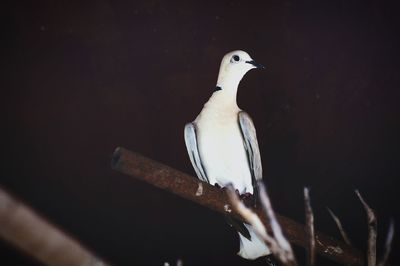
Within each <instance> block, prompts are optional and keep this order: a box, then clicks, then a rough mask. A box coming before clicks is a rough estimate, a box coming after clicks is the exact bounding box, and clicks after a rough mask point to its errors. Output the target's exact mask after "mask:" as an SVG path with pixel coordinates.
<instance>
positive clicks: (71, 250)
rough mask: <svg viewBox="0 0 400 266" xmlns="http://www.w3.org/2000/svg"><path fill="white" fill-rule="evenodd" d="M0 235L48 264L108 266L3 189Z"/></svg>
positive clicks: (0, 194) (0, 190)
mask: <svg viewBox="0 0 400 266" xmlns="http://www.w3.org/2000/svg"><path fill="white" fill-rule="evenodd" d="M0 236H1V238H3V239H5V240H6V241H8V242H10V243H12V244H13V245H15V246H17V247H18V248H20V249H21V250H23V251H24V252H26V253H27V254H29V255H31V256H32V257H34V258H35V259H37V260H38V261H40V262H42V263H43V264H45V265H60V266H69V265H79V266H106V265H107V264H106V263H105V262H104V261H102V260H101V259H100V258H98V257H96V256H95V255H93V254H92V253H91V252H90V251H89V250H87V249H86V248H84V247H83V246H81V245H80V244H79V243H78V242H77V241H76V240H74V239H72V238H71V237H69V236H67V235H66V234H65V233H63V232H62V231H61V230H60V229H57V228H56V227H54V226H53V225H51V224H50V223H48V222H47V221H45V220H44V219H43V218H41V217H39V215H37V214H36V213H35V212H33V211H32V210H31V209H30V208H28V207H27V206H25V205H24V204H22V203H21V202H19V201H18V200H16V199H14V198H13V197H11V196H10V195H9V194H8V193H7V192H5V191H4V190H3V189H1V188H0Z"/></svg>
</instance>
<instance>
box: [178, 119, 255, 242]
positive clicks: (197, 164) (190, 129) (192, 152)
mask: <svg viewBox="0 0 400 266" xmlns="http://www.w3.org/2000/svg"><path fill="white" fill-rule="evenodd" d="M185 143H186V148H187V151H188V153H189V157H190V161H191V162H192V165H193V168H194V170H195V171H196V174H197V177H198V178H199V179H200V180H202V181H205V182H207V183H210V182H209V180H208V177H207V174H206V171H205V169H204V167H203V164H202V162H201V158H200V153H199V149H198V146H197V136H196V125H195V124H194V123H188V124H186V125H185ZM225 218H226V221H227V222H228V224H230V225H231V226H233V227H235V228H236V230H237V231H238V232H239V233H241V234H242V235H243V236H244V237H246V238H247V239H249V240H251V236H250V232H249V231H248V230H247V228H246V227H245V226H244V224H243V222H241V221H239V220H237V219H236V218H234V217H232V216H230V215H225Z"/></svg>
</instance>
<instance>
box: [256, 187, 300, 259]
mask: <svg viewBox="0 0 400 266" xmlns="http://www.w3.org/2000/svg"><path fill="white" fill-rule="evenodd" d="M257 185H258V189H259V193H260V203H261V206H262V207H263V210H264V212H265V213H266V215H267V218H268V220H269V222H270V224H271V229H272V233H273V236H274V238H275V239H276V242H277V243H278V246H279V247H280V248H281V249H282V251H283V256H284V257H285V258H286V260H287V264H288V265H297V262H296V258H295V256H294V254H293V250H292V246H291V245H290V243H289V241H288V240H287V239H286V237H285V236H284V235H283V232H282V228H281V226H280V225H279V222H278V220H277V219H276V215H275V212H274V210H273V209H272V205H271V200H270V199H269V197H268V193H267V190H266V189H265V186H264V183H263V182H262V181H258V183H257Z"/></svg>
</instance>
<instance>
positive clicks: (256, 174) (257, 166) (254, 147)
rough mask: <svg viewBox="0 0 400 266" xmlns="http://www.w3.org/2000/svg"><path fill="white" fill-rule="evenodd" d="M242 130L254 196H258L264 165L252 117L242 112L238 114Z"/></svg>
mask: <svg viewBox="0 0 400 266" xmlns="http://www.w3.org/2000/svg"><path fill="white" fill-rule="evenodd" d="M238 116H239V124H240V129H241V130H242V135H243V140H244V147H245V149H246V152H247V158H248V160H249V167H250V172H251V176H252V183H253V188H254V196H257V195H256V194H257V182H258V181H260V180H262V165H261V156H260V149H259V147H258V142H257V135H256V129H255V127H254V124H253V121H252V120H251V118H250V116H249V115H248V114H247V113H246V112H244V111H241V112H239V114H238Z"/></svg>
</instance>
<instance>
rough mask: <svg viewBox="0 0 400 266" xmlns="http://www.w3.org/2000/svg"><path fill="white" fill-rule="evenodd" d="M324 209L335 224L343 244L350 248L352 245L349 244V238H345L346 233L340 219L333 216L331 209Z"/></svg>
mask: <svg viewBox="0 0 400 266" xmlns="http://www.w3.org/2000/svg"><path fill="white" fill-rule="evenodd" d="M326 209H327V210H328V212H329V214H330V215H331V216H332V219H333V221H334V222H335V223H336V226H337V228H338V229H339V232H340V234H341V236H342V238H343V240H344V242H346V244H347V245H349V246H351V245H352V244H351V241H350V238H349V237H348V236H347V234H346V231H345V230H344V228H343V225H342V222H341V221H340V219H339V218H338V217H337V216H336V215H335V213H334V212H333V211H332V210H331V209H329V208H328V207H327V208H326Z"/></svg>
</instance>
